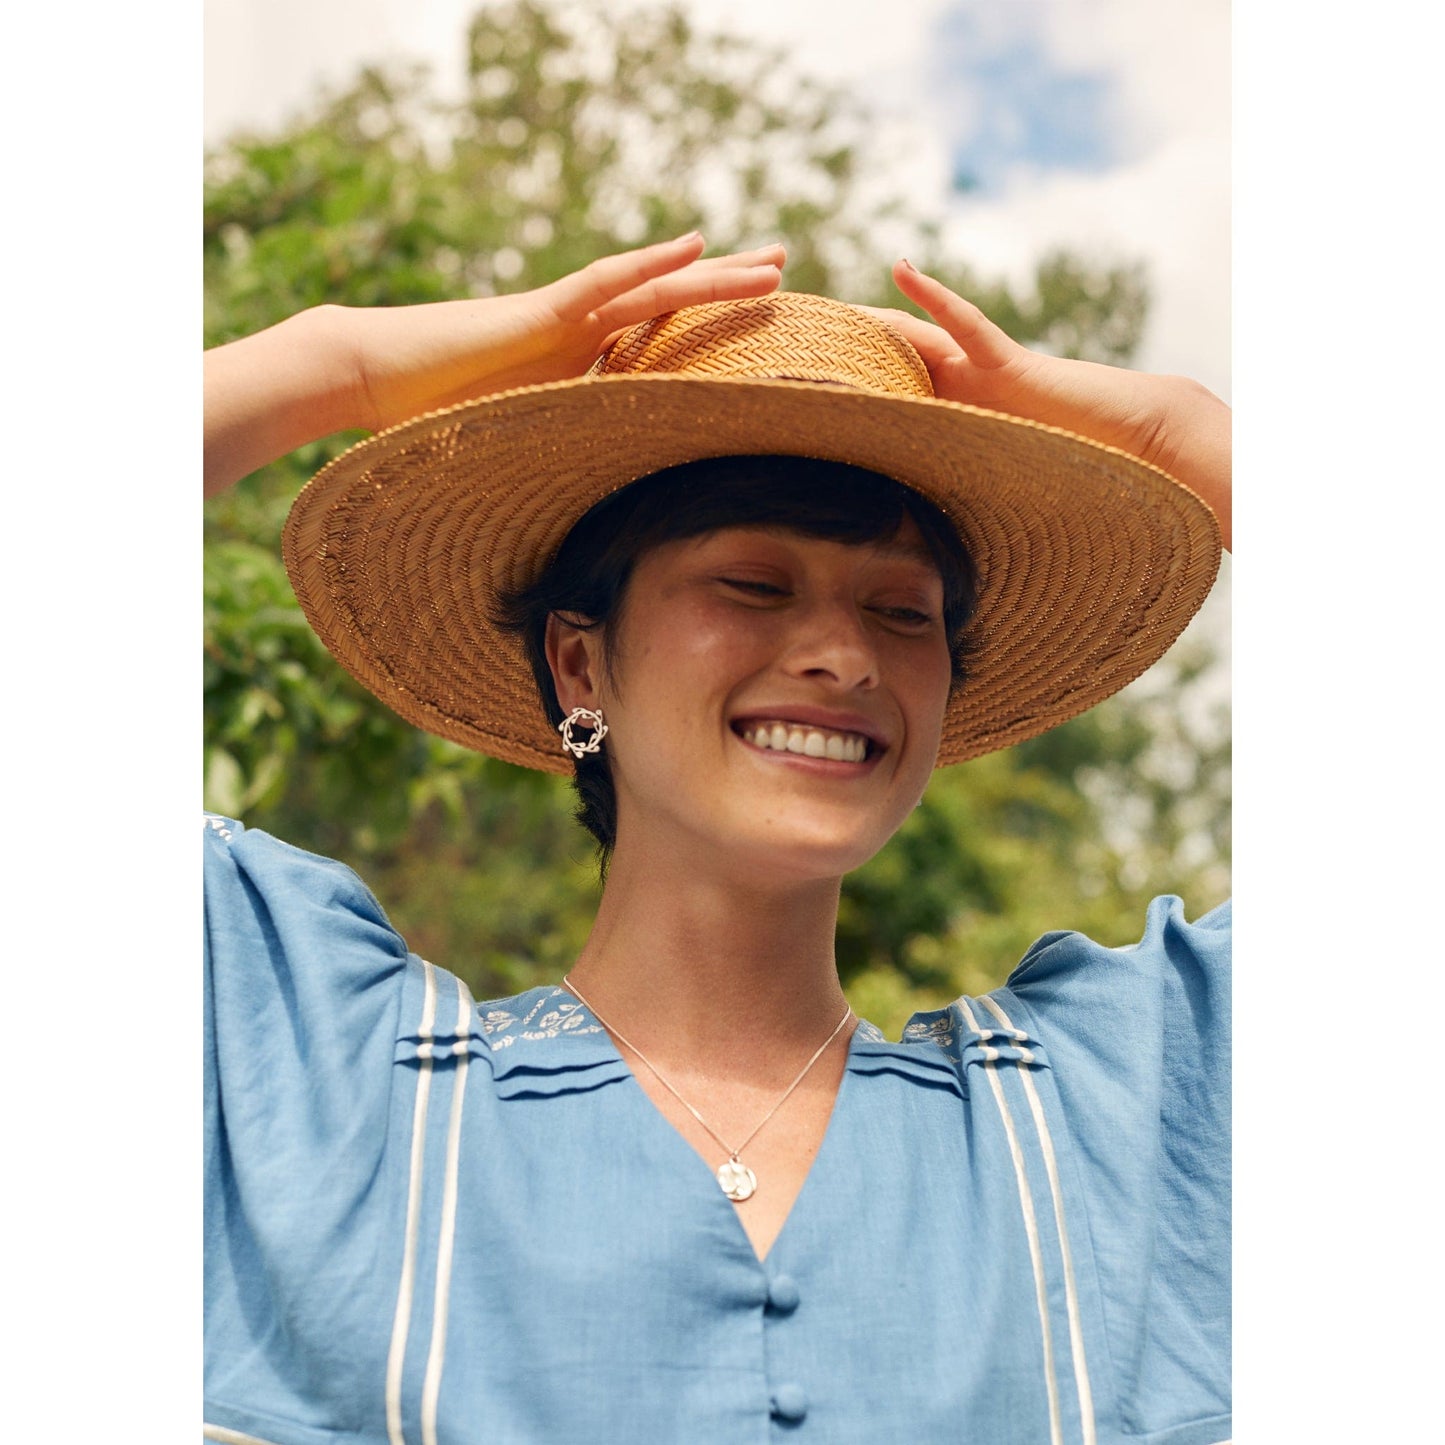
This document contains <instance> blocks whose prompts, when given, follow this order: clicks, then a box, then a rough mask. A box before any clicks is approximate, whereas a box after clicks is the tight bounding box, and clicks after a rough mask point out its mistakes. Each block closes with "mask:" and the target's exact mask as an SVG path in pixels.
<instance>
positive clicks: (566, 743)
mask: <svg viewBox="0 0 1445 1445" xmlns="http://www.w3.org/2000/svg"><path fill="white" fill-rule="evenodd" d="M577 723H584V724H585V725H586V726H587V727H590V728H591V729H592V736H591V737H590V738H588V739H587V741H586V742H585V743H579V742H578V741H577V740H576V739H575V738H574V737H573V736H572V729H573V727H574V726H575V725H576V724H577ZM557 731H558V732H559V733H561V734H562V749H563V751H564V752H569V753H571V754H572V756H573V757H574V758H580V757H581V756H582V754H583V753H600V752H601V751H602V748H601V743H602V739H603V738H605V737H606V736H607V724H606V723H605V722H603V721H602V712H601V710H600V709H593V708H590V707H574V708H573V709H572V711H571V713H570V715H569V716H567V717H565V718H563V720H562V721H561V722H559V723H558V724H557Z"/></svg>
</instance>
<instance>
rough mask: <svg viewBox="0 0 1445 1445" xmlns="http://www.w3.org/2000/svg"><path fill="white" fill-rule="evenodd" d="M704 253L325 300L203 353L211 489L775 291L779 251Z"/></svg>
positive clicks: (680, 250)
mask: <svg viewBox="0 0 1445 1445" xmlns="http://www.w3.org/2000/svg"><path fill="white" fill-rule="evenodd" d="M702 250H703V239H702V237H701V236H700V235H697V234H696V233H694V234H693V235H690V236H681V237H679V238H678V239H677V240H676V241H667V242H664V243H663V244H661V245H658V246H645V247H643V248H642V249H640V250H636V251H628V252H625V253H624V254H622V255H620V256H607V257H604V258H603V259H602V260H599V261H594V262H593V263H592V264H591V265H590V266H585V267H583V269H582V270H580V271H577V272H575V273H574V274H572V275H570V276H565V277H563V278H562V279H561V280H560V281H554V282H553V283H552V284H551V285H549V286H540V287H538V288H537V289H536V290H533V291H524V292H520V293H518V294H517V295H514V296H488V297H483V298H479V299H477V300H466V301H439V302H433V303H429V304H426V305H420V306H394V307H385V306H377V307H345V306H318V307H315V308H313V309H312V310H310V311H303V312H301V313H300V314H299V315H296V316H293V317H291V318H290V319H289V320H287V321H283V322H281V323H280V325H278V326H273V327H271V328H270V329H269V330H266V331H262V332H258V333H257V334H256V335H254V336H247V337H245V338H243V339H242V340H240V341H235V342H232V343H231V344H230V345H228V346H220V347H217V348H215V349H214V350H212V351H208V352H207V353H206V429H205V430H206V458H205V461H206V467H205V470H206V491H207V493H212V492H216V491H219V490H220V489H221V488H223V487H226V486H228V485H229V484H230V483H231V482H233V481H235V480H237V479H238V478H239V477H243V476H245V475H246V474H247V473H248V472H252V471H254V470H256V468H257V467H260V466H262V465H264V464H265V463H266V462H269V461H273V460H275V459H276V458H277V457H280V456H284V455H285V454H286V453H287V452H289V451H293V450H294V449H295V448H296V447H298V446H301V445H302V444H303V443H305V442H309V441H315V440H317V439H318V438H320V437H324V436H328V435H330V434H331V433H332V432H336V431H344V430H349V429H352V428H355V427H362V428H365V429H366V430H368V431H379V430H380V429H382V428H383V427H388V426H393V425H395V424H396V423H398V422H402V421H406V420H407V419H408V418H410V417H413V416H418V415H420V414H421V413H423V412H428V411H435V410H437V409H438V408H440V407H444V406H450V405H452V404H453V403H455V402H461V401H470V400H473V399H474V398H476V397H481V396H486V395H489V394H490V393H492V392H497V391H505V390H507V389H509V388H511V387H515V386H529V385H532V384H534V383H537V382H546V381H562V380H565V379H566V378H568V377H572V376H578V375H581V373H583V372H584V371H586V370H587V368H588V367H589V366H590V365H591V364H592V362H593V361H595V360H596V358H597V357H598V356H600V355H601V353H602V352H603V351H604V350H605V349H606V347H607V345H608V343H609V342H610V341H611V340H612V338H613V337H614V336H616V334H617V333H618V332H619V331H622V330H624V329H625V328H627V327H629V326H634V325H636V324H637V323H638V322H641V321H646V320H649V319H650V318H651V317H653V316H660V315H662V314H663V313H665V312H668V311H675V310H677V309H678V308H679V307H682V306H693V305H697V304H699V303H701V302H705V301H729V300H736V299H738V298H740V297H745V296H765V295H767V294H768V293H769V292H771V291H775V290H776V289H777V287H778V283H779V281H780V280H781V277H782V264H783V260H784V251H783V248H782V246H765V247H763V248H762V249H761V250H757V251H745V252H742V253H740V254H738V255H734V256H717V257H713V258H711V259H709V260H706V261H704V260H702V259H701V256H702Z"/></svg>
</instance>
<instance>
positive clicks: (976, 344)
mask: <svg viewBox="0 0 1445 1445" xmlns="http://www.w3.org/2000/svg"><path fill="white" fill-rule="evenodd" d="M893 280H894V282H895V284H896V285H897V287H898V289H899V290H900V291H901V292H903V294H904V295H905V296H906V297H908V299H909V300H910V301H913V302H916V303H917V304H918V305H919V306H921V307H922V308H923V309H924V310H925V311H926V312H928V314H929V315H930V316H931V317H933V319H934V320H935V321H936V322H938V324H939V325H940V326H941V327H943V329H944V330H945V331H946V332H948V334H949V335H950V336H951V337H953V339H954V340H955V341H956V342H958V344H959V345H960V346H961V347H962V348H963V349H964V351H965V352H966V353H967V354H968V359H969V360H970V361H971V362H973V364H974V365H975V366H981V367H983V368H984V369H985V370H992V369H993V368H995V367H999V366H1004V365H1007V363H1009V362H1010V361H1012V360H1014V359H1015V357H1016V356H1017V355H1018V353H1019V351H1020V349H1021V348H1020V347H1019V344H1018V343H1017V342H1016V341H1014V340H1013V339H1012V338H1011V337H1010V336H1009V334H1008V333H1007V332H1006V331H1004V330H1003V329H1002V328H1001V327H998V326H995V325H994V324H993V322H992V321H990V320H989V319H988V317H987V316H985V315H984V314H983V312H982V311H980V310H979V309H978V307H977V306H975V305H974V304H973V303H972V302H971V301H965V300H964V299H963V297H962V296H958V295H956V294H955V293H954V292H952V291H950V290H949V289H948V287H947V286H945V285H944V284H943V282H942V281H935V280H934V278H933V277H932V276H925V275H924V274H923V272H922V271H920V270H919V269H918V268H917V267H916V266H915V265H914V264H913V263H912V262H911V261H899V262H898V264H897V265H895V266H894V268H893Z"/></svg>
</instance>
